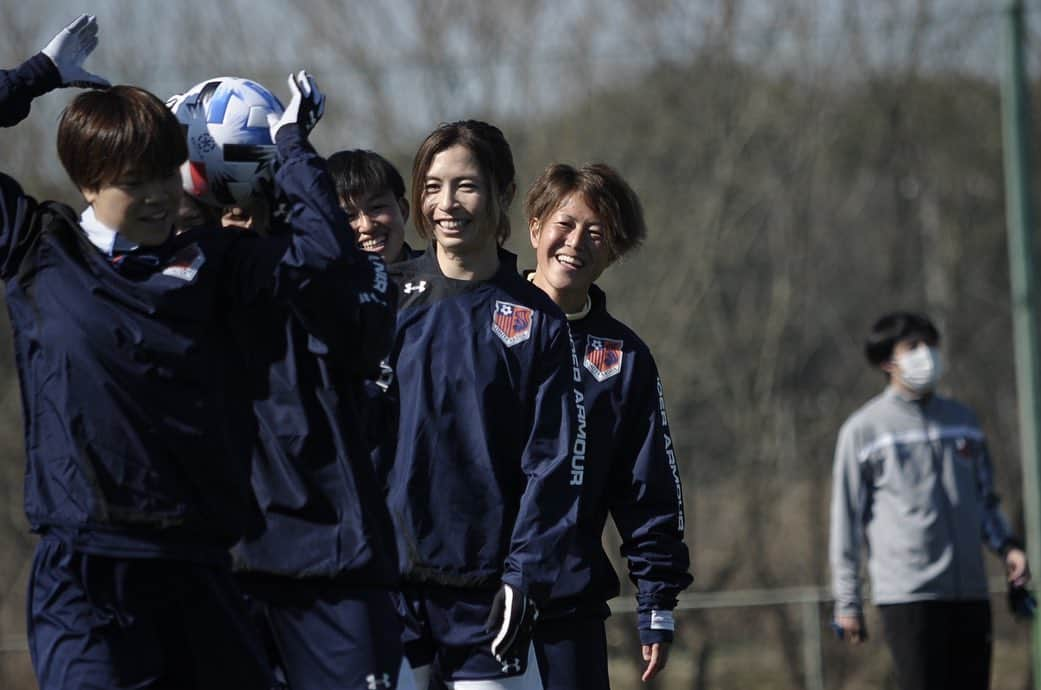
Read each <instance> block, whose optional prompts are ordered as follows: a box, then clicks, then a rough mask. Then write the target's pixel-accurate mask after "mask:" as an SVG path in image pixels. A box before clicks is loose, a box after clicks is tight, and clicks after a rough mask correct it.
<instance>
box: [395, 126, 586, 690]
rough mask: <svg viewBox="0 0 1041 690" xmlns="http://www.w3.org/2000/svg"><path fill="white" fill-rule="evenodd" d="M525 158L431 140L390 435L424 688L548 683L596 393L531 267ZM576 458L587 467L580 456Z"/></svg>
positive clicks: (403, 300) (410, 622)
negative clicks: (541, 644)
mask: <svg viewBox="0 0 1041 690" xmlns="http://www.w3.org/2000/svg"><path fill="white" fill-rule="evenodd" d="M513 178H514V167H513V156H512V153H511V152H510V147H509V145H508V144H507V143H506V139H505V137H504V136H503V134H502V132H501V131H499V129H498V128H496V127H494V126H492V125H490V124H487V123H484V122H477V121H473V120H469V121H464V122H455V123H450V124H446V125H442V126H441V127H439V128H438V129H436V130H435V131H434V132H432V133H431V134H430V135H429V136H428V137H427V139H426V140H425V141H424V142H423V144H422V145H421V146H420V148H419V152H418V153H417V154H416V158H415V164H414V167H413V174H412V195H413V196H412V198H413V207H414V208H415V209H416V211H417V212H416V227H417V229H418V231H419V234H420V235H421V236H422V237H424V238H427V239H432V240H433V242H432V243H431V246H430V247H428V249H427V252H426V253H425V254H423V255H422V256H420V257H418V258H416V259H413V260H411V261H405V262H403V263H399V264H395V265H393V266H391V267H390V274H391V276H392V277H393V278H394V279H395V281H396V283H397V285H398V289H399V299H398V306H399V311H398V320H397V333H396V335H395V339H394V348H393V350H392V351H391V355H390V358H389V364H390V366H391V368H392V369H393V371H394V374H395V379H394V385H393V386H391V387H390V388H389V389H388V395H390V396H391V398H392V399H393V398H394V396H396V399H397V400H400V401H402V403H403V404H401V405H400V420H399V423H398V424H397V431H398V435H397V444H396V447H395V445H394V443H389V444H387V447H386V448H385V449H384V450H385V451H386V452H385V453H383V458H382V460H383V461H382V462H381V463H380V464H381V466H382V467H385V468H386V469H387V472H388V478H387V480H386V485H387V486H388V491H389V495H388V502H389V503H390V506H391V513H392V514H393V515H395V516H397V518H398V519H397V524H396V527H397V530H398V543H399V547H400V553H401V554H403V555H404V556H405V559H406V562H405V563H403V572H402V575H403V578H404V580H405V583H406V586H405V588H404V589H405V601H403V602H402V608H403V609H404V611H405V612H406V613H407V615H406V616H405V619H406V621H407V630H406V634H405V640H406V647H405V651H406V653H407V655H408V659H409V663H410V664H411V665H412V667H413V668H414V669H415V670H416V680H417V686H418V687H421V688H425V687H427V681H428V679H429V676H430V670H431V668H433V667H434V666H435V665H436V667H437V669H438V672H439V675H440V676H441V677H442V679H443V680H444V681H447V682H448V683H449V684H451V685H452V686H453V687H471V688H484V689H486V690H496V689H498V690H535V689H536V688H539V687H540V686H539V680H538V672H537V670H536V669H535V665H534V663H533V659H534V656H533V652H532V648H531V643H530V640H531V627H532V624H533V621H534V618H535V613H536V607H537V606H541V604H542V603H543V601H544V600H545V598H546V596H547V594H548V593H549V590H550V588H551V587H552V584H553V582H554V581H555V580H556V579H557V575H558V573H559V572H560V569H561V567H562V566H563V560H562V557H563V554H564V546H565V544H567V543H568V542H569V541H570V536H571V534H572V532H573V530H574V523H575V514H576V510H577V501H578V497H579V492H580V490H581V486H582V473H581V467H582V463H583V462H584V457H585V456H584V454H583V453H582V452H581V451H582V444H583V443H584V441H583V440H581V439H580V438H578V437H579V435H580V434H581V429H580V426H579V425H580V421H579V420H580V419H581V415H582V414H583V411H582V405H581V395H580V394H579V393H578V392H577V391H575V390H574V388H573V386H572V380H573V377H574V375H575V374H576V373H577V371H576V370H574V369H573V366H572V365H573V356H572V350H571V346H570V342H569V338H568V332H567V324H566V323H565V321H564V318H563V315H562V314H561V313H560V310H559V309H558V308H557V307H556V306H555V305H554V304H553V302H552V301H551V300H550V299H549V298H548V297H546V295H545V294H543V293H542V292H541V291H540V290H538V289H537V288H536V287H534V286H533V285H531V284H530V283H528V282H527V281H525V280H524V279H523V278H522V277H521V276H520V275H519V274H518V273H517V263H516V257H515V256H514V255H513V254H510V253H509V252H507V251H505V250H503V249H501V247H500V244H501V243H502V242H503V241H505V239H506V238H507V237H508V236H509V231H510V226H509V221H508V219H507V215H506V212H507V209H508V208H509V204H510V202H511V201H512V199H513V194H514V190H515V189H516V186H515V184H514V179H513ZM576 467H577V470H576Z"/></svg>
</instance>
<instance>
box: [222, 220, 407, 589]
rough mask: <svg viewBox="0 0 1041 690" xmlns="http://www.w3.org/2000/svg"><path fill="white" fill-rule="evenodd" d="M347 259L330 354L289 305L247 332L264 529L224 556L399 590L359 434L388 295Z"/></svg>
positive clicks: (374, 276)
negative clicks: (348, 276)
mask: <svg viewBox="0 0 1041 690" xmlns="http://www.w3.org/2000/svg"><path fill="white" fill-rule="evenodd" d="M341 232H344V233H348V234H349V233H350V232H351V231H350V228H349V226H347V225H344V226H343V230H341ZM354 251H356V252H357V254H358V265H357V267H356V269H357V270H356V272H355V274H354V276H353V278H354V280H353V281H352V282H353V284H352V283H345V284H344V285H343V286H342V289H341V290H340V291H339V294H338V295H337V297H336V299H337V300H340V301H342V302H343V303H344V304H351V303H353V304H356V305H357V308H356V310H355V313H354V314H353V317H354V318H352V319H344V320H343V321H342V322H340V323H339V324H338V325H339V327H340V328H341V330H342V335H341V336H340V337H338V338H336V339H335V340H333V341H332V342H331V343H330V342H327V341H325V340H322V339H320V338H318V337H316V336H315V335H313V334H311V333H310V332H309V331H308V329H307V327H306V326H305V324H304V321H303V320H302V319H301V318H300V317H299V316H298V315H297V314H296V313H294V311H293V310H292V309H291V308H290V307H288V306H282V305H278V306H276V307H275V308H274V309H265V310H264V313H263V314H259V315H257V317H256V318H253V319H251V320H250V321H249V322H247V323H248V325H249V328H248V329H247V330H246V331H245V333H244V334H243V337H244V339H246V338H248V339H249V340H250V341H251V344H249V343H244V349H246V348H250V349H249V351H248V352H249V359H250V367H251V368H252V369H254V371H252V372H250V374H249V375H250V377H251V379H252V380H253V381H254V383H256V382H257V381H258V379H257V378H255V377H259V383H260V385H261V389H260V390H259V391H257V395H256V398H257V399H256V400H255V401H254V404H253V409H254V411H255V413H256V423H257V427H258V429H257V443H256V445H255V447H254V449H253V473H252V477H251V479H252V482H253V489H254V491H255V492H256V496H257V501H258V503H259V505H260V509H261V511H262V513H263V517H264V530H263V532H262V533H260V534H259V535H257V536H256V537H250V538H247V539H245V540H243V541H242V542H240V543H239V544H238V545H237V546H236V548H235V549H234V550H233V552H232V553H233V556H234V559H235V567H236V570H238V571H240V572H242V571H244V572H249V573H263V574H269V575H282V576H292V577H313V576H321V577H337V578H338V579H340V580H341V581H343V582H348V583H351V584H359V585H380V586H389V585H393V583H394V582H396V580H397V575H398V573H397V564H396V559H395V546H394V532H393V527H392V523H391V519H390V513H389V512H388V511H387V504H386V501H385V499H384V496H383V490H382V486H381V484H380V483H379V482H378V481H377V478H376V473H375V470H374V468H373V466H372V463H371V461H370V457H369V447H368V444H367V442H366V438H365V432H364V427H363V426H362V425H363V413H364V411H365V409H364V408H365V405H366V402H367V401H366V398H365V390H364V385H365V379H366V377H371V376H373V375H375V373H376V372H378V371H379V364H380V361H381V360H382V359H383V358H384V357H385V356H386V355H387V352H388V350H389V348H390V342H391V337H392V335H393V332H394V307H393V304H394V296H395V295H394V292H393V290H392V289H391V288H390V286H389V279H388V276H387V269H386V267H385V266H384V264H383V259H382V258H380V257H379V256H378V255H375V254H364V253H362V252H361V250H357V249H356V250H354Z"/></svg>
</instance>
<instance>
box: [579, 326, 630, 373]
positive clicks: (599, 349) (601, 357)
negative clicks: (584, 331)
mask: <svg viewBox="0 0 1041 690" xmlns="http://www.w3.org/2000/svg"><path fill="white" fill-rule="evenodd" d="M585 365H586V371H588V372H589V373H590V374H592V375H593V378H595V379H596V380H597V381H606V380H607V379H609V378H611V377H612V376H614V375H616V374H618V373H619V372H620V371H621V370H622V341H621V340H611V339H609V338H598V337H596V336H595V335H590V336H587V338H586V358H585Z"/></svg>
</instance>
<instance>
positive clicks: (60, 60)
mask: <svg viewBox="0 0 1041 690" xmlns="http://www.w3.org/2000/svg"><path fill="white" fill-rule="evenodd" d="M97 46H98V20H97V19H96V18H95V17H94V16H93V15H89V14H81V15H80V17H79V19H77V20H76V21H74V22H73V23H71V24H69V25H68V26H66V27H65V28H64V29H62V30H61V31H60V32H59V33H58V35H57V36H55V37H54V38H52V39H51V42H50V43H48V44H47V47H46V48H44V49H43V51H41V52H43V54H44V55H46V56H47V57H49V58H50V59H51V62H53V63H54V66H55V67H57V68H58V73H59V74H61V84H62V86H83V87H99V86H102V87H104V86H111V84H109V83H108V80H107V79H105V78H103V77H99V76H98V75H96V74H91V73H90V72H88V71H87V70H85V69H83V62H84V61H85V60H86V59H87V56H88V55H90V54H91V52H93V51H94V49H95V48H96V47H97Z"/></svg>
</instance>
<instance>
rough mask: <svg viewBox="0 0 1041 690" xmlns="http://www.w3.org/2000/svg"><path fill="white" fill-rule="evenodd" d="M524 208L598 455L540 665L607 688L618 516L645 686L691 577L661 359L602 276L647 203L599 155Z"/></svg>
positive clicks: (593, 689) (559, 689)
mask: <svg viewBox="0 0 1041 690" xmlns="http://www.w3.org/2000/svg"><path fill="white" fill-rule="evenodd" d="M524 211H525V215H526V216H527V218H528V233H529V236H530V239H531V246H532V247H533V248H534V249H535V259H536V268H535V270H534V271H532V272H531V273H529V274H528V279H529V280H531V282H532V283H534V284H535V285H536V286H538V287H539V288H541V289H542V290H543V291H544V292H545V293H546V294H547V295H549V296H550V298H552V299H553V301H554V302H555V303H556V304H557V306H559V307H560V308H561V309H562V310H563V311H564V313H565V315H566V316H567V318H568V322H569V323H570V326H571V338H572V340H573V342H574V346H575V351H576V352H577V353H578V357H579V360H580V361H581V364H582V381H581V389H582V392H583V395H584V396H585V401H584V402H585V408H586V415H585V425H584V432H585V434H584V438H585V449H586V457H588V458H590V459H591V461H590V462H588V463H586V467H585V478H584V482H583V489H582V492H583V496H582V507H581V510H580V512H579V516H578V535H577V537H576V538H575V541H574V543H573V544H572V546H571V548H570V549H569V551H568V555H567V560H566V561H565V565H564V570H563V572H562V573H561V576H560V579H559V580H557V582H556V584H555V585H554V586H553V592H552V596H551V597H550V599H549V601H548V602H547V603H546V604H545V605H544V606H543V607H542V608H541V609H540V615H539V619H538V621H537V623H536V626H535V653H536V656H537V658H538V662H539V671H540V672H541V674H542V681H543V685H544V687H545V688H546V690H587V689H588V690H606V688H609V687H610V680H609V678H608V673H607V640H606V635H605V631H604V619H605V618H606V617H607V616H608V615H610V609H609V608H608V606H607V600H608V599H611V598H612V597H615V596H617V595H618V592H619V582H618V576H617V575H616V574H615V572H614V569H613V568H612V567H611V563H610V560H609V559H608V557H607V554H606V553H604V548H603V543H602V540H601V537H602V535H603V531H604V525H605V522H606V520H607V516H608V514H610V515H611V517H612V518H613V520H614V523H615V526H616V527H617V528H618V532H619V534H620V536H621V539H622V554H623V555H624V556H625V557H626V559H627V561H628V564H629V577H630V579H631V580H632V582H633V584H634V585H635V586H636V589H637V595H636V600H637V611H638V627H639V635H640V642H641V643H642V655H643V659H644V661H645V662H646V668H645V670H644V673H643V676H642V678H643V680H644V681H645V682H646V681H648V680H650V679H651V678H654V677H655V676H656V675H657V674H658V673H659V672H660V671H661V670H662V669H663V668H665V664H666V662H667V661H668V658H669V646H670V644H671V643H672V636H673V616H672V612H673V609H674V607H675V606H676V597H677V596H678V595H679V593H680V592H682V591H683V590H684V589H685V588H686V587H687V586H689V585H690V583H691V576H690V574H689V573H688V570H689V567H690V556H689V554H688V550H687V546H686V544H685V543H684V541H683V530H684V514H683V490H682V487H681V484H680V467H679V464H678V462H677V459H676V453H675V447H674V444H673V442H672V434H671V432H670V431H669V423H668V416H667V414H666V411H665V394H664V390H663V386H662V381H661V377H660V375H659V374H658V368H657V366H656V364H655V362H654V357H653V356H652V355H651V352H650V350H649V349H648V348H647V345H646V344H645V343H644V342H643V340H641V339H640V337H639V336H637V335H636V333H634V332H633V331H632V330H631V329H630V328H629V327H628V326H626V325H625V324H623V323H622V322H621V321H619V320H617V319H616V318H614V317H613V316H611V314H610V313H609V312H608V311H607V297H606V295H605V294H604V292H603V290H601V289H600V288H599V287H597V285H596V284H595V283H594V281H595V280H596V279H597V278H598V277H599V276H600V275H601V274H602V273H603V272H604V270H606V269H607V268H608V267H609V266H610V265H611V264H613V263H614V262H615V261H617V260H618V259H620V258H621V257H623V256H625V255H626V254H627V253H629V252H630V251H632V250H633V249H635V248H636V247H637V246H638V245H639V244H640V243H641V242H642V241H643V239H644V237H645V236H646V234H647V228H646V225H645V223H644V219H643V209H642V207H641V204H640V200H639V198H638V197H637V196H636V193H635V192H634V191H633V190H632V188H631V187H630V186H629V185H628V184H627V183H626V181H625V180H624V179H623V178H622V177H621V175H619V174H618V172H617V171H615V170H614V169H613V168H611V167H610V166H608V165H604V164H602V163H597V164H592V165H584V166H582V167H579V168H575V167H573V166H570V165H564V164H555V165H551V166H549V167H548V168H546V170H545V171H543V173H542V174H541V175H540V176H539V177H538V179H536V180H535V182H534V184H533V185H532V186H531V189H530V191H529V192H528V195H527V199H526V201H525V204H524ZM580 428H582V427H580Z"/></svg>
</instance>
